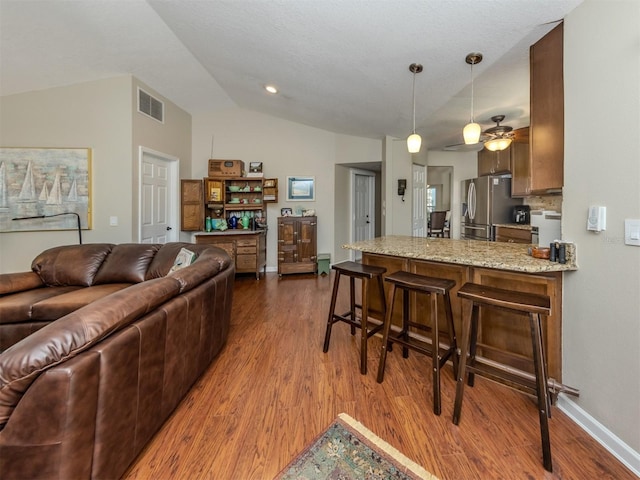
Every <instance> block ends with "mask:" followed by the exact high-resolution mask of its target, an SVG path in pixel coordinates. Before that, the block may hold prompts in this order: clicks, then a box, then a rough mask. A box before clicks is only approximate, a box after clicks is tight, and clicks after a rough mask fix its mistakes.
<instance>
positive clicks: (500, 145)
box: [484, 138, 511, 152]
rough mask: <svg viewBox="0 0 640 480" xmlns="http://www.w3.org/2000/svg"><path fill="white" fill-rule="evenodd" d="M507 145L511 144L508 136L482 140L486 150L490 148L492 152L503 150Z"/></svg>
mask: <svg viewBox="0 0 640 480" xmlns="http://www.w3.org/2000/svg"><path fill="white" fill-rule="evenodd" d="M509 145H511V139H510V138H494V139H492V140H487V141H486V142H484V146H485V148H486V149H487V150H491V151H492V152H497V151H498V150H504V149H505V148H507V147H508V146H509Z"/></svg>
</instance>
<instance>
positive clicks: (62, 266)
mask: <svg viewBox="0 0 640 480" xmlns="http://www.w3.org/2000/svg"><path fill="white" fill-rule="evenodd" d="M113 247H114V246H113V245H112V244H110V243H89V244H84V245H65V246H62V247H54V248H50V249H48V250H45V251H44V252H42V253H41V254H40V255H38V256H37V257H36V258H35V259H34V260H33V262H32V263H31V270H33V271H34V272H35V273H37V274H38V275H39V276H40V278H41V279H42V281H43V282H44V283H45V285H49V286H53V285H55V286H67V285H76V286H81V287H88V286H89V285H91V284H92V283H93V279H94V277H95V275H96V272H97V271H98V269H99V268H100V265H102V262H103V261H104V259H105V258H106V256H107V255H108V254H109V252H111V250H112V249H113Z"/></svg>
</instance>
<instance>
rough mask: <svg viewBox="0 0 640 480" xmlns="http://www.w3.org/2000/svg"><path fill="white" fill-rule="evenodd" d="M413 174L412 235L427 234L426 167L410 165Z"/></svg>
mask: <svg viewBox="0 0 640 480" xmlns="http://www.w3.org/2000/svg"><path fill="white" fill-rule="evenodd" d="M412 176H413V186H412V188H413V204H412V206H411V216H412V229H411V231H412V235H413V236H414V237H426V236H427V167H426V166H424V165H416V164H415V163H414V164H413V166H412Z"/></svg>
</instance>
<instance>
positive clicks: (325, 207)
mask: <svg viewBox="0 0 640 480" xmlns="http://www.w3.org/2000/svg"><path fill="white" fill-rule="evenodd" d="M212 137H213V149H212ZM380 144H381V142H380V141H379V140H371V139H363V138H357V137H350V136H347V135H339V134H335V133H332V132H327V131H325V130H321V129H318V128H313V127H308V126H306V125H301V124H298V123H294V122H290V121H287V120H282V119H279V118H276V117H271V116H268V115H264V114H261V113H258V112H254V111H251V110H246V109H241V108H234V109H227V110H222V111H218V112H212V113H208V114H203V115H194V117H193V170H192V175H193V176H192V178H200V177H204V176H206V175H207V161H208V159H209V158H220V159H240V160H243V161H244V162H245V165H248V162H262V163H263V171H264V175H265V178H277V179H278V186H279V195H278V197H279V201H278V203H277V204H269V206H268V208H267V224H268V226H269V230H268V233H267V268H268V270H271V271H273V270H275V269H276V268H277V258H276V252H277V240H278V231H277V223H276V220H277V217H278V216H280V209H281V208H283V207H290V208H292V209H293V210H294V211H295V209H296V207H298V206H300V207H302V208H304V209H315V210H316V214H317V216H318V252H321V253H331V255H332V256H331V258H332V261H333V260H334V259H335V258H336V254H335V251H336V248H337V247H336V245H337V241H336V238H341V235H342V234H343V233H344V231H345V230H347V231H348V229H349V219H348V216H344V215H338V217H335V212H336V211H337V210H339V211H342V210H343V209H344V205H342V203H343V202H347V201H348V198H349V197H348V195H345V194H344V193H345V192H343V191H342V190H343V189H344V188H345V185H347V184H348V175H346V176H347V178H346V180H345V178H344V177H341V178H338V179H336V174H340V175H343V174H344V173H345V172H344V171H343V170H346V169H342V170H340V169H336V167H335V165H336V163H360V162H376V161H380V148H379V145H380ZM296 175H299V176H303V175H307V176H313V177H315V190H316V192H315V193H316V200H315V201H314V202H288V201H287V200H286V180H287V176H296ZM345 182H347V183H345ZM337 185H339V186H340V191H339V192H338V193H337V194H336V193H335V190H336V186H337ZM336 202H339V203H341V204H340V205H336ZM336 231H337V232H338V234H337V237H336Z"/></svg>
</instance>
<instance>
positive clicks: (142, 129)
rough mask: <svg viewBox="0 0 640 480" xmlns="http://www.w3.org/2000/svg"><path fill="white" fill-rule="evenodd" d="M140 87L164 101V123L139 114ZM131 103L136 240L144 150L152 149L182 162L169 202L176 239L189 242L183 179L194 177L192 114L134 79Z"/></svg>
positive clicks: (133, 230)
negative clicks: (182, 224)
mask: <svg viewBox="0 0 640 480" xmlns="http://www.w3.org/2000/svg"><path fill="white" fill-rule="evenodd" d="M138 88H141V89H142V90H144V91H145V92H147V93H148V94H150V95H153V96H154V97H156V98H158V99H159V100H162V101H163V102H164V122H163V123H160V122H158V121H157V120H155V119H153V118H150V117H148V116H147V115H143V114H141V113H139V112H138V111H137V110H138V107H137V102H138ZM131 101H132V111H131V115H132V118H133V129H132V142H131V158H132V159H133V161H132V162H131V178H132V183H131V185H132V186H133V188H132V198H131V201H132V204H131V210H132V212H133V215H132V216H131V230H132V240H133V241H134V242H137V241H139V240H140V239H139V227H138V225H139V217H138V211H139V208H138V205H139V202H140V188H139V185H140V147H143V148H146V149H149V150H151V151H153V152H157V153H160V154H162V155H163V156H167V157H173V158H175V159H177V160H175V161H176V162H178V163H179V167H178V170H179V174H178V179H176V186H177V187H176V189H175V191H174V190H173V189H170V191H169V194H170V195H171V197H170V198H169V202H170V203H171V205H172V211H173V214H174V217H173V223H174V232H176V234H177V235H176V237H175V238H174V240H176V241H178V240H183V241H189V240H190V236H189V235H185V234H180V233H179V231H180V190H179V179H180V178H191V168H192V165H191V115H190V114H188V113H187V112H186V111H184V110H182V109H181V108H179V107H178V106H176V105H175V104H174V103H172V102H170V101H169V100H167V99H166V98H164V97H162V96H161V95H160V94H159V93H158V92H156V91H155V90H154V89H152V88H151V87H149V86H148V85H146V84H144V83H142V82H141V81H140V80H138V79H137V78H135V77H132V78H131Z"/></svg>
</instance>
